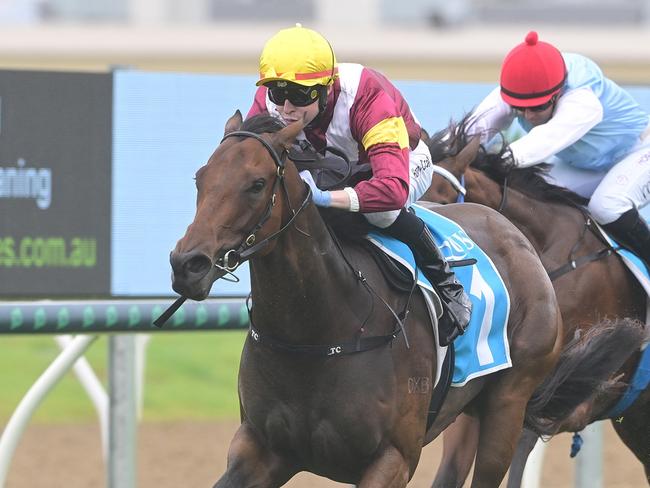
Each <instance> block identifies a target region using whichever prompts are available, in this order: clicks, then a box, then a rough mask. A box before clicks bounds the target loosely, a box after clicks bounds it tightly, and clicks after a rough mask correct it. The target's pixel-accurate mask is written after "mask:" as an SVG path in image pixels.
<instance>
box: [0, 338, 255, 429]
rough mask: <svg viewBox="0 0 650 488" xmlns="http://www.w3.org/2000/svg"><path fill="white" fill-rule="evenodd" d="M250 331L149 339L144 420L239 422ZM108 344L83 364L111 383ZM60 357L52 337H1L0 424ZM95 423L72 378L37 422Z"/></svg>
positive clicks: (65, 381) (102, 340)
mask: <svg viewBox="0 0 650 488" xmlns="http://www.w3.org/2000/svg"><path fill="white" fill-rule="evenodd" d="M245 336H246V332H243V331H220V332H217V333H215V332H188V333H176V332H174V333H168V334H167V333H160V334H152V336H151V341H150V342H149V345H148V347H147V354H146V358H147V360H146V366H145V384H144V412H143V420H145V421H146V420H162V421H164V420H202V419H214V418H237V417H238V415H239V407H238V402H237V370H238V368H239V355H240V353H241V348H242V345H243V343H244V339H245ZM107 351H108V339H107V337H106V336H102V337H101V338H100V339H99V340H98V341H96V342H95V343H94V344H93V345H92V346H91V347H90V349H89V350H88V352H87V354H86V358H87V359H88V361H89V362H90V364H91V366H92V367H93V370H94V371H95V373H96V374H97V375H98V377H99V378H100V380H101V381H102V383H103V384H104V387H106V385H107V380H106V374H107V373H106V371H107ZM58 353H59V347H58V346H57V345H56V343H55V342H54V340H53V337H52V336H0V425H2V424H5V423H6V422H7V420H8V419H9V417H10V416H11V415H12V413H13V411H14V409H15V408H16V406H17V405H18V403H19V402H20V400H21V399H22V398H23V396H24V395H25V393H26V392H27V390H28V389H29V388H30V387H31V385H32V384H33V383H34V381H35V380H36V379H37V378H38V377H39V376H40V375H41V373H42V372H43V371H45V369H46V368H47V367H48V366H49V364H50V363H51V362H52V361H53V360H54V358H55V357H56V356H57V354H58ZM94 419H96V413H95V410H94V407H93V406H92V403H91V401H90V399H89V398H88V395H87V394H86V392H85V390H84V389H83V388H82V386H81V385H80V383H79V381H78V380H77V379H76V377H75V376H74V374H73V373H72V372H69V373H67V374H66V375H65V376H64V377H63V379H62V380H61V381H60V382H59V383H58V384H57V385H56V386H55V387H54V389H53V390H52V391H50V393H49V394H48V395H47V397H46V398H45V400H44V401H43V403H42V404H41V405H40V406H39V407H38V409H37V410H36V413H35V414H34V417H33V418H32V420H31V421H32V422H37V423H51V422H77V421H83V422H87V421H92V420H94Z"/></svg>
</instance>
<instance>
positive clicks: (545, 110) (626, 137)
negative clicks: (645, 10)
mask: <svg viewBox="0 0 650 488" xmlns="http://www.w3.org/2000/svg"><path fill="white" fill-rule="evenodd" d="M500 85H501V86H500V87H497V88H496V89H495V90H494V91H493V92H492V93H490V94H489V95H488V96H487V97H486V98H485V99H484V100H483V101H482V102H481V103H480V104H479V106H478V107H477V108H476V110H475V112H474V120H475V122H474V123H475V126H474V128H473V130H474V131H476V132H477V133H480V134H482V137H483V138H484V139H488V138H489V137H491V136H492V135H494V133H495V132H496V131H500V130H502V129H505V128H507V127H508V126H509V125H510V124H511V123H512V121H513V120H514V119H515V118H517V120H518V121H519V124H520V125H521V127H522V128H523V129H524V131H525V132H526V134H525V135H524V136H522V137H521V138H520V139H518V140H516V141H514V142H512V143H511V144H510V151H511V157H512V162H513V164H514V165H515V167H519V168H525V167H528V166H532V165H535V164H538V163H543V162H546V163H550V164H551V165H552V167H551V171H550V175H549V178H550V179H552V180H553V182H554V183H556V184H558V185H560V186H564V187H567V188H569V189H571V190H573V191H575V192H576V193H580V194H581V195H582V196H584V197H587V198H589V211H590V212H591V214H592V215H593V217H594V219H595V220H596V221H597V222H598V223H599V224H601V225H603V227H604V228H605V229H606V230H608V231H609V232H611V233H612V235H613V236H614V237H615V238H616V239H618V240H620V242H621V243H622V244H625V245H626V246H628V247H629V248H630V249H631V250H632V251H634V252H636V253H637V254H638V256H639V257H640V258H641V259H643V260H644V261H645V263H646V264H647V265H649V266H650V230H649V229H648V226H647V224H646V223H645V221H644V220H643V218H642V217H641V216H640V215H639V209H640V208H641V207H643V206H644V205H646V204H647V203H648V201H649V200H650V126H649V124H648V123H649V117H648V114H646V113H645V112H644V111H643V110H642V109H641V107H639V105H638V103H636V102H635V101H634V99H633V98H632V96H631V95H630V94H629V93H627V92H626V91H625V90H623V89H622V88H621V87H620V86H618V85H617V84H616V83H614V82H613V81H612V80H610V79H608V78H606V77H605V76H604V75H603V73H602V71H601V70H600V68H599V67H598V66H597V65H596V64H595V63H594V62H593V61H591V60H590V59H588V58H586V57H584V56H581V55H579V54H570V53H560V51H558V50H557V49H556V48H555V47H554V46H552V45H551V44H548V43H546V42H542V41H539V40H538V37H537V33H536V32H529V33H528V35H527V36H526V39H525V41H524V42H523V43H521V44H519V45H517V46H516V47H515V48H514V49H512V50H511V51H510V52H509V53H508V55H507V56H506V58H505V60H504V61H503V65H502V67H501V83H500Z"/></svg>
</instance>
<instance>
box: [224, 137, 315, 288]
mask: <svg viewBox="0 0 650 488" xmlns="http://www.w3.org/2000/svg"><path fill="white" fill-rule="evenodd" d="M229 137H244V138H253V139H256V140H257V141H259V142H260V143H261V144H262V145H263V146H264V148H265V149H266V150H267V151H268V153H269V155H270V156H271V158H272V159H273V162H274V163H275V166H276V172H275V182H274V183H273V193H272V194H271V200H270V201H269V203H268V205H267V207H266V211H265V212H264V214H263V215H262V218H261V219H260V221H259V222H258V223H257V224H256V225H255V226H254V227H253V229H252V230H251V231H250V232H249V233H248V237H246V239H244V240H243V242H242V243H241V244H240V245H239V247H238V248H237V249H230V250H229V251H226V253H225V254H224V255H223V257H221V258H219V259H217V260H216V263H215V267H217V268H219V269H220V270H222V271H224V272H226V273H227V274H229V275H230V276H233V277H234V275H233V274H232V273H233V271H235V270H236V269H237V268H238V267H239V265H240V264H241V263H242V262H243V261H245V260H246V259H248V258H249V257H250V256H252V255H253V254H255V253H256V252H257V251H259V250H260V249H262V248H263V247H265V246H266V245H267V244H268V243H269V242H270V241H271V240H273V239H275V238H276V237H279V236H280V235H281V234H282V233H283V232H284V231H285V230H287V228H289V226H290V225H292V224H293V222H294V220H295V219H296V217H298V215H299V214H300V212H302V211H303V209H304V208H305V207H307V205H308V204H309V202H310V201H311V188H309V186H307V188H308V191H307V195H306V196H305V199H304V200H303V201H302V203H301V204H300V207H299V208H298V210H294V209H293V207H292V206H291V199H290V198H289V193H288V191H287V186H286V183H285V180H284V170H285V162H284V160H283V157H284V156H285V155H286V152H283V153H282V155H278V152H277V151H276V150H275V149H274V148H273V146H271V144H269V143H268V141H266V140H265V139H263V138H262V136H260V135H259V134H256V133H255V132H249V131H245V130H236V131H233V132H229V133H228V134H226V135H225V136H224V137H223V139H222V140H221V143H223V141H225V140H226V139H228V138H229ZM278 186H280V187H282V191H283V192H284V196H285V198H286V200H287V205H288V206H289V210H291V214H292V215H291V218H290V219H289V221H288V222H287V223H286V224H284V225H283V226H282V227H281V228H280V229H279V230H278V231H276V232H274V233H273V234H271V235H270V236H269V237H267V238H266V239H263V240H261V241H259V242H258V243H257V244H255V241H256V240H257V238H256V235H255V234H256V233H257V232H258V231H259V230H260V229H261V228H262V227H263V226H264V224H265V223H266V222H267V220H268V219H269V218H270V217H271V212H272V211H273V207H275V202H276V194H277V191H278ZM235 279H236V278H235Z"/></svg>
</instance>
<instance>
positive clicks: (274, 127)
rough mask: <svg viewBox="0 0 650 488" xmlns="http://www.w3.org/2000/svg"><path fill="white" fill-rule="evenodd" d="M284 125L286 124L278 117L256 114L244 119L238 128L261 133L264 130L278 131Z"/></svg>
mask: <svg viewBox="0 0 650 488" xmlns="http://www.w3.org/2000/svg"><path fill="white" fill-rule="evenodd" d="M285 127H286V124H285V123H284V122H283V121H282V119H279V118H278V117H273V116H272V115H268V114H258V115H254V116H252V117H251V118H249V119H246V120H244V123H243V124H242V126H241V129H240V130H245V131H248V132H253V133H255V134H263V133H265V132H270V133H273V132H279V131H281V130H282V129H284V128H285Z"/></svg>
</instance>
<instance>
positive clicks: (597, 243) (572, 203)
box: [422, 116, 650, 487]
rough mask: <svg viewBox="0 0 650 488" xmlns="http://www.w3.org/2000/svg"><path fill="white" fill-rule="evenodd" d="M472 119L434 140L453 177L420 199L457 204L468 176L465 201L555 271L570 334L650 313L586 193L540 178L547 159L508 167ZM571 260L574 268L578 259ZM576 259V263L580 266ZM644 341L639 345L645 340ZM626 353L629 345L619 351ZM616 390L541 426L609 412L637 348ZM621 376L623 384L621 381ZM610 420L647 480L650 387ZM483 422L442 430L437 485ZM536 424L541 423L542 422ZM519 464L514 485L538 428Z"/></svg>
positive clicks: (439, 180)
mask: <svg viewBox="0 0 650 488" xmlns="http://www.w3.org/2000/svg"><path fill="white" fill-rule="evenodd" d="M471 123H472V121H471V118H470V116H466V118H465V119H464V120H463V121H461V122H460V123H459V124H457V125H455V124H452V125H451V126H450V127H449V128H448V129H446V130H444V131H441V132H439V133H437V134H436V135H434V136H433V137H432V138H430V139H429V141H428V145H429V147H430V149H431V153H432V156H433V158H434V161H438V163H437V164H438V165H439V167H441V168H443V169H444V170H447V171H448V172H450V173H451V174H452V175H453V177H454V178H456V181H454V182H453V184H452V181H453V178H451V180H450V179H448V178H446V177H444V176H442V175H441V174H434V176H433V178H432V184H431V187H430V188H429V190H428V191H427V193H426V194H425V195H424V196H423V197H422V199H423V200H427V201H432V202H438V203H451V202H455V201H456V200H457V197H458V195H459V189H458V188H457V186H458V182H459V181H460V180H461V178H464V189H465V191H466V195H465V199H466V201H468V202H474V203H480V204H483V205H486V206H488V207H491V208H493V209H498V210H499V211H500V212H501V213H502V214H503V215H504V216H506V217H507V218H508V219H509V220H510V221H511V222H513V223H514V224H515V225H516V226H517V227H518V228H519V229H520V230H521V231H522V232H523V233H524V234H525V235H526V237H528V239H529V240H530V242H531V243H532V245H533V247H534V248H535V249H536V250H537V252H538V253H539V255H540V257H541V260H542V263H543V264H544V267H545V268H546V270H547V272H549V273H551V275H552V276H553V285H554V287H555V290H556V295H557V298H558V303H559V305H560V310H561V312H562V320H563V323H564V327H565V331H564V334H565V341H569V340H571V339H572V338H573V337H574V336H575V335H576V332H577V331H585V330H587V329H588V328H589V327H591V326H592V325H593V324H595V323H598V322H599V321H600V320H602V319H603V318H606V317H609V318H617V317H631V318H633V319H636V320H638V321H640V322H645V319H646V295H645V292H644V290H643V288H642V287H641V285H640V284H639V283H638V281H637V280H636V279H635V278H634V276H633V275H632V273H631V272H630V271H629V270H628V269H627V267H626V266H625V264H624V263H623V262H622V260H621V259H620V258H619V257H618V256H617V255H616V254H615V253H612V252H611V251H610V249H609V245H608V244H606V243H605V242H604V241H603V239H602V238H601V237H600V236H599V234H598V233H597V232H595V231H594V223H593V221H592V220H591V218H590V217H589V216H588V215H587V214H586V211H585V210H584V206H583V205H584V204H586V200H585V199H583V198H581V197H579V196H578V195H576V194H574V193H572V192H570V191H568V190H565V189H563V188H559V187H556V186H553V185H551V184H549V183H547V182H546V180H545V179H544V178H543V172H544V171H545V170H546V168H545V167H544V166H541V167H540V166H534V167H531V168H525V169H511V167H510V166H509V165H508V164H507V162H506V161H505V160H504V159H503V154H506V153H507V147H506V146H505V145H504V146H503V147H502V148H501V151H499V152H498V153H496V154H491V153H488V152H486V151H485V150H483V148H482V147H481V146H480V144H479V139H478V137H473V138H472V137H469V136H468V135H467V133H468V132H469V131H468V130H467V129H468V128H469V127H471ZM572 263H573V265H572ZM574 265H575V269H574ZM639 345H640V344H639ZM622 351H623V352H624V354H625V349H622ZM627 354H628V355H629V356H630V357H629V359H628V360H627V361H626V362H625V364H624V365H623V366H622V368H621V369H620V371H619V372H618V374H617V375H616V377H615V379H612V381H611V382H610V387H608V388H605V389H601V390H598V389H594V394H593V395H592V397H591V398H590V399H588V400H587V401H585V402H584V403H583V404H581V405H580V406H579V407H578V408H577V409H576V410H575V411H574V412H572V413H571V414H570V415H568V416H566V418H563V419H555V421H553V422H550V423H549V424H548V425H546V426H544V428H542V429H538V430H541V433H544V434H554V433H556V432H566V431H579V430H582V429H583V428H584V427H586V425H588V424H589V423H591V422H593V421H596V420H602V419H604V418H606V417H607V412H608V411H609V410H610V409H611V408H612V407H613V406H614V405H615V404H616V403H617V401H618V400H619V399H620V397H621V395H622V388H621V382H627V381H629V380H630V378H631V375H632V374H633V372H634V369H635V368H636V365H637V364H638V361H639V357H640V353H639V349H638V346H637V347H631V348H630V349H629V350H628V351H627ZM616 380H620V381H616ZM612 420H613V426H614V428H615V430H616V432H617V433H618V435H619V436H620V437H621V439H622V440H623V442H624V443H625V444H626V445H627V446H628V447H629V448H630V450H631V451H632V452H633V453H634V454H635V456H636V457H637V458H638V459H639V460H640V461H641V462H642V463H643V466H644V468H645V473H646V476H647V477H648V481H649V483H650V391H649V390H648V389H646V391H645V392H644V393H643V394H642V395H641V396H639V398H637V400H636V401H635V402H634V403H633V404H632V406H630V407H629V408H628V409H627V410H626V411H625V415H624V416H623V418H622V419H617V420H616V421H614V420H615V419H612ZM476 424H477V423H476V420H475V419H471V418H468V417H465V416H462V417H459V419H458V421H457V422H456V423H455V424H454V426H453V427H452V428H450V429H448V430H447V431H446V432H445V436H444V437H445V439H444V443H445V448H444V454H443V461H442V463H441V466H440V470H439V472H438V477H437V478H436V480H437V482H441V483H442V482H443V481H444V480H449V479H451V480H457V479H464V478H465V477H466V476H467V473H468V472H469V469H470V467H471V463H472V460H473V452H472V448H471V447H470V446H469V445H468V444H469V443H468V442H467V439H471V438H475V437H476V429H477V428H478V427H477V425H476ZM538 427H539V426H538ZM524 433H525V434H524V436H523V438H522V442H521V443H520V446H519V449H518V451H519V452H518V454H517V459H518V463H517V466H516V467H515V465H513V467H512V469H511V472H510V479H509V484H508V486H509V487H514V486H519V483H520V478H521V474H522V472H523V466H524V465H525V459H526V458H527V457H528V454H529V453H530V451H531V450H532V448H533V446H534V445H535V442H536V441H537V437H538V436H537V434H534V433H532V432H530V431H524Z"/></svg>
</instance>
